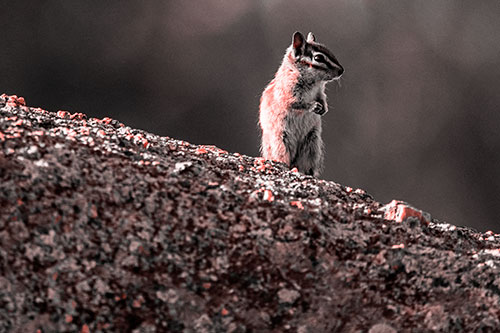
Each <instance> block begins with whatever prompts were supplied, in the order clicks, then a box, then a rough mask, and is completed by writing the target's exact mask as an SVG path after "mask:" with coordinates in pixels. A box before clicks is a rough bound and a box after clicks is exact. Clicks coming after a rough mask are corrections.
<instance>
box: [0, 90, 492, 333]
mask: <svg viewBox="0 0 500 333" xmlns="http://www.w3.org/2000/svg"><path fill="white" fill-rule="evenodd" d="M0 207H1V209H0V332H23V333H24V332H300V333H306V332H372V333H373V332H401V331H405V332H430V331H436V332H471V331H474V332H498V331H500V319H499V318H500V298H499V297H500V237H499V235H497V234H494V233H493V232H487V233H478V232H476V231H474V230H471V229H468V228H463V227H456V226H453V225H450V224H446V223H441V222H439V221H436V220H431V219H430V217H429V216H428V214H423V215H420V214H418V213H415V212H418V210H417V209H414V208H413V207H411V206H408V207H411V208H405V207H406V206H404V204H403V203H400V202H395V204H393V205H392V208H391V207H389V208H387V206H383V205H382V204H380V203H379V202H377V201H375V200H374V199H373V198H372V197H371V196H370V195H368V194H366V193H365V192H364V191H363V190H359V189H358V190H353V189H351V188H348V187H344V186H341V185H339V184H336V183H334V182H330V181H324V180H319V179H316V178H313V177H310V176H305V175H302V174H300V173H297V172H294V170H293V171H290V170H288V169H287V168H286V167H285V166H284V165H282V164H278V163H274V162H270V161H264V160H263V159H261V158H252V157H247V156H243V155H240V154H237V153H234V154H231V153H228V152H226V151H224V150H221V149H219V148H216V147H214V146H197V145H193V144H190V143H187V142H183V141H179V140H174V139H171V138H168V137H160V136H156V135H153V134H150V133H146V132H144V131H141V130H136V129H132V128H130V127H127V126H125V125H123V124H121V123H120V122H118V121H116V120H113V119H110V118H104V119H95V118H92V119H88V118H87V117H86V116H85V115H84V114H80V113H69V112H66V111H58V112H47V111H45V110H42V109H40V108H28V107H26V106H25V101H24V99H23V98H18V97H17V96H6V95H2V97H0ZM389 211H390V213H388V212H389ZM391 216H392V217H393V218H391V219H388V218H389V217H391ZM403 218H404V219H403Z"/></svg>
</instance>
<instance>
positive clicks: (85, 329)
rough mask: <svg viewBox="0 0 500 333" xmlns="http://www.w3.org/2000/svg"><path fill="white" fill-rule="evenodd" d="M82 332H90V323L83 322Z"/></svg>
mask: <svg viewBox="0 0 500 333" xmlns="http://www.w3.org/2000/svg"><path fill="white" fill-rule="evenodd" d="M80 333H90V328H89V325H87V324H83V326H82V330H81V331H80Z"/></svg>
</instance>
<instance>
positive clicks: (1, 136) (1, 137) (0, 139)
mask: <svg viewBox="0 0 500 333" xmlns="http://www.w3.org/2000/svg"><path fill="white" fill-rule="evenodd" d="M0 141H5V134H3V133H2V132H0Z"/></svg>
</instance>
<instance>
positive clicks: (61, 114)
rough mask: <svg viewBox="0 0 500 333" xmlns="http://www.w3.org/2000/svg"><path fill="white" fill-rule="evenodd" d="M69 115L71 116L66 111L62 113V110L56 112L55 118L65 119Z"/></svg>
mask: <svg viewBox="0 0 500 333" xmlns="http://www.w3.org/2000/svg"><path fill="white" fill-rule="evenodd" d="M70 115H71V113H69V112H68V111H64V110H59V111H57V116H58V117H59V118H66V117H69V116H70Z"/></svg>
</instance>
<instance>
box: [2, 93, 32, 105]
mask: <svg viewBox="0 0 500 333" xmlns="http://www.w3.org/2000/svg"><path fill="white" fill-rule="evenodd" d="M0 97H1V98H3V99H4V100H5V101H6V103H5V104H6V105H7V106H10V107H18V106H25V105H26V101H25V100H24V97H17V95H10V96H9V95H6V94H2V95H1V96H0Z"/></svg>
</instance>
